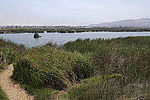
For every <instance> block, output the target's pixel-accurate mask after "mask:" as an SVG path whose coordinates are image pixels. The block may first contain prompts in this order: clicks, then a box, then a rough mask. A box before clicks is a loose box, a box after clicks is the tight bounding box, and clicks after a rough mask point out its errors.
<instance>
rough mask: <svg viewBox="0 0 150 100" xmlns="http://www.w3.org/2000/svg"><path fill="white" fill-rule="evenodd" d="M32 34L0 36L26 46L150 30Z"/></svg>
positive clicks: (143, 33) (112, 36)
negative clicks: (36, 35) (35, 37)
mask: <svg viewBox="0 0 150 100" xmlns="http://www.w3.org/2000/svg"><path fill="white" fill-rule="evenodd" d="M33 35H34V34H31V33H20V34H0V38H3V39H5V40H10V41H12V42H15V43H17V44H24V45H25V46H27V47H35V46H41V45H44V44H46V43H48V42H53V43H57V44H58V45H61V44H64V43H66V42H68V41H75V40H77V39H78V38H80V39H87V38H90V39H96V38H103V39H111V38H117V37H129V36H150V32H84V33H64V34H62V33H41V34H40V35H41V36H42V37H41V38H38V39H34V38H33Z"/></svg>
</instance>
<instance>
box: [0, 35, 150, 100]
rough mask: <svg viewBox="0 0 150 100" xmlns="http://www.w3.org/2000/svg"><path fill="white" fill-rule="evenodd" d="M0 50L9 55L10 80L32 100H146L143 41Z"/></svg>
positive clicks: (146, 40)
mask: <svg viewBox="0 0 150 100" xmlns="http://www.w3.org/2000/svg"><path fill="white" fill-rule="evenodd" d="M0 46H1V48H3V49H2V50H3V51H2V50H1V52H3V54H5V55H9V56H5V59H6V61H8V63H14V73H13V76H12V78H13V79H14V80H15V81H16V82H18V83H20V84H21V85H22V87H23V88H24V89H26V90H27V91H28V93H29V94H32V95H34V97H35V100H49V99H56V98H57V99H60V100H89V99H90V100H114V99H125V98H127V99H133V98H147V99H148V98H150V83H149V82H150V59H149V58H150V37H148V36H147V37H128V38H117V39H106V40H104V39H95V40H90V39H85V40H80V39H78V40H76V41H74V42H68V43H66V44H64V45H63V46H57V45H54V44H52V43H49V44H47V45H44V46H39V47H34V48H30V49H25V48H24V47H23V46H17V47H16V44H13V43H9V42H6V43H5V42H4V41H2V40H1V42H0ZM4 47H5V49H6V50H4ZM8 47H9V49H12V51H10V50H7V49H8ZM6 51H7V52H6ZM5 52H6V53H5ZM10 52H11V53H10Z"/></svg>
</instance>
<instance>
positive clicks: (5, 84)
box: [0, 65, 34, 100]
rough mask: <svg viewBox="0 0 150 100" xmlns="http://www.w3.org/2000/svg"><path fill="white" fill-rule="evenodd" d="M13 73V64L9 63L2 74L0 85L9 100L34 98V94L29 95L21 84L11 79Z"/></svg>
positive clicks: (30, 99)
mask: <svg viewBox="0 0 150 100" xmlns="http://www.w3.org/2000/svg"><path fill="white" fill-rule="evenodd" d="M12 74H13V65H9V66H8V69H6V70H5V71H3V72H2V73H1V74H0V86H1V88H2V90H3V91H4V92H5V93H6V95H7V96H8V98H9V100H33V99H34V97H33V96H29V95H28V94H27V93H26V91H25V90H24V89H22V88H21V87H20V85H19V84H14V83H13V81H12V80H11V79H10V77H11V75H12Z"/></svg>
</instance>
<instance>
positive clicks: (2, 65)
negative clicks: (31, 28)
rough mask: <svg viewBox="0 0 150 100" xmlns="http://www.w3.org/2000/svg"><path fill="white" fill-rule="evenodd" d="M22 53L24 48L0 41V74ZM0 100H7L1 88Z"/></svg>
mask: <svg viewBox="0 0 150 100" xmlns="http://www.w3.org/2000/svg"><path fill="white" fill-rule="evenodd" d="M24 51H25V47H24V46H23V45H17V44H15V43H12V42H10V41H4V40H2V39H0V73H1V72H2V71H3V70H4V69H6V67H7V65H9V64H11V63H13V62H15V61H16V60H17V59H18V58H19V57H20V55H21V53H22V52H24ZM0 100H8V98H7V96H6V95H5V93H4V92H3V91H2V89H1V88H0Z"/></svg>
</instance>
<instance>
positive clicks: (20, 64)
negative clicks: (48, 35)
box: [13, 46, 93, 90]
mask: <svg viewBox="0 0 150 100" xmlns="http://www.w3.org/2000/svg"><path fill="white" fill-rule="evenodd" d="M76 69H77V70H76ZM89 69H90V70H89ZM79 70H80V71H82V72H84V71H85V72H84V73H81V72H78V71H79ZM92 75H93V68H92V61H90V60H89V58H88V57H86V56H83V55H81V54H79V53H70V52H66V51H63V50H58V49H56V48H53V47H50V46H44V47H38V48H32V49H30V50H28V51H26V53H24V56H22V57H21V58H20V59H19V60H18V61H17V62H16V63H15V64H14V73H13V78H14V79H15V80H16V81H17V82H20V83H22V84H26V85H29V86H31V87H34V88H54V89H56V90H64V89H66V88H67V87H68V86H70V85H71V84H72V83H75V82H77V81H78V80H80V79H83V78H88V77H90V76H92Z"/></svg>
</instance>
